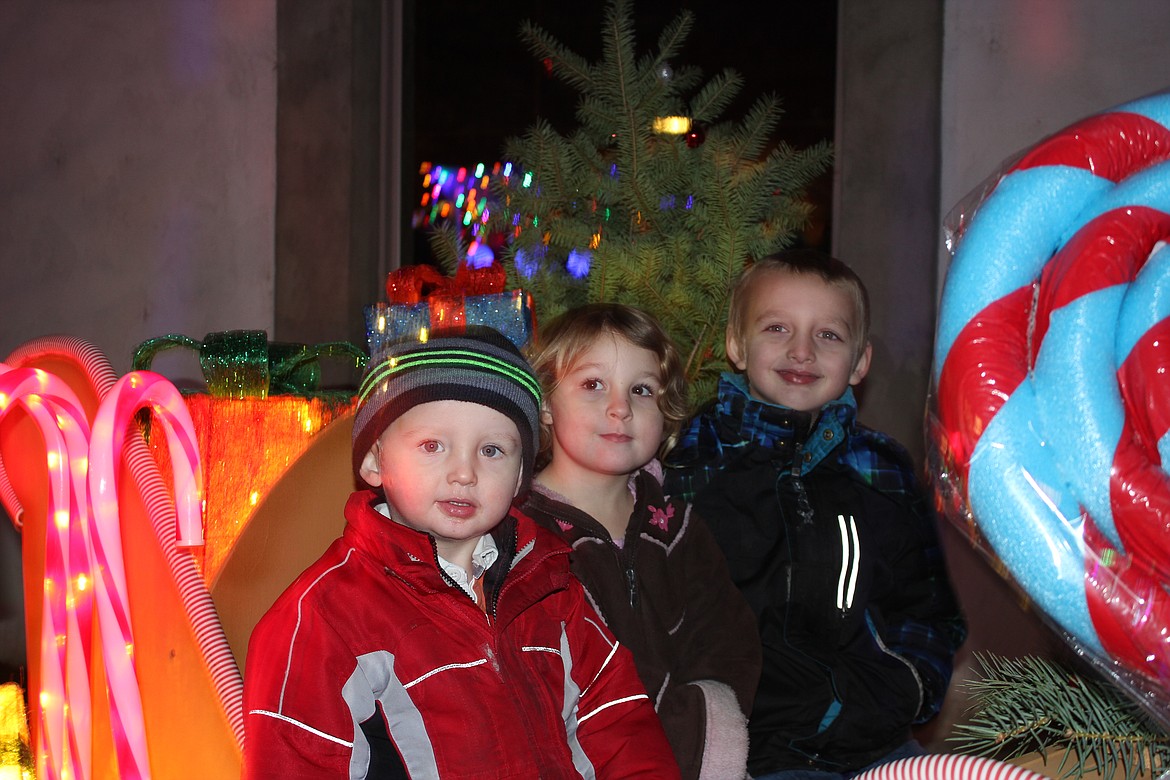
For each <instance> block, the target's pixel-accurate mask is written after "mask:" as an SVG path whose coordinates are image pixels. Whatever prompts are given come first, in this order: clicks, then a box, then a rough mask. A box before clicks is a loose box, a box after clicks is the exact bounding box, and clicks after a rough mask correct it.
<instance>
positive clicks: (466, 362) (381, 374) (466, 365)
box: [358, 349, 540, 404]
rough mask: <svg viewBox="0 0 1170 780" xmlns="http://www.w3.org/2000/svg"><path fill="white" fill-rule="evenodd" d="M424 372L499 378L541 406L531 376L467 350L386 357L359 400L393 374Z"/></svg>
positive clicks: (366, 382) (368, 378)
mask: <svg viewBox="0 0 1170 780" xmlns="http://www.w3.org/2000/svg"><path fill="white" fill-rule="evenodd" d="M424 368H462V369H469V370H473V371H486V372H489V373H494V374H500V375H503V376H504V377H505V378H507V379H510V380H512V381H513V382H516V383H518V384H520V385H521V386H522V387H523V388H524V389H525V390H527V391H528V393H529V394H530V395H531V396H532V397H533V398H534V399H535V400H536V402H537V403H538V404H539V403H540V384H539V382H537V381H536V379H535V378H534V377H533V376H532V374H531V373H530V372H528V371H525V370H524V369H522V368H519V367H518V366H516V365H515V364H514V363H511V362H509V361H507V360H501V359H500V358H495V357H492V356H491V355H486V354H484V353H483V352H476V351H472V350H466V349H433V350H426V351H420V352H413V353H409V352H408V353H406V354H403V355H397V356H392V357H388V358H386V359H385V360H383V361H382V362H381V363H380V364H378V365H377V366H375V367H374V369H373V370H372V371H370V372H369V374H368V375H367V376H366V378H365V379H364V380H363V381H362V385H361V388H360V389H359V391H358V396H359V400H360V401H365V400H366V399H367V398H368V397H369V395H370V394H371V393H372V392H373V391H374V389H375V388H376V387H377V385H378V384H379V383H381V382H382V381H383V380H385V379H389V378H390V377H392V376H394V375H395V374H400V373H402V372H404V371H413V370H419V369H424Z"/></svg>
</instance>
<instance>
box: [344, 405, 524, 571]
mask: <svg viewBox="0 0 1170 780" xmlns="http://www.w3.org/2000/svg"><path fill="white" fill-rule="evenodd" d="M522 462H523V461H522V447H521V439H520V431H519V429H518V428H517V427H516V423H514V422H512V420H511V419H510V418H509V417H507V416H506V415H504V414H501V413H500V412H497V411H496V410H495V409H491V408H489V407H487V406H482V405H480V404H475V403H468V402H466V401H431V402H429V403H425V404H419V405H418V406H415V407H412V408H411V409H410V410H408V411H407V412H406V413H405V414H403V415H402V416H400V417H399V418H398V419H396V420H394V422H392V423H390V425H389V427H387V428H386V430H385V431H384V432H383V433H382V436H381V437H380V438H379V439H378V442H377V443H376V444H375V445H374V446H373V447H371V448H370V451H369V452H368V453H367V454H366V456H365V459H364V460H363V461H362V467H361V470H360V473H361V476H362V478H363V479H365V481H366V482H368V483H369V484H370V485H371V486H373V487H378V486H381V487H382V488H383V489H384V490H385V493H386V503H387V504H388V505H389V507H390V514H391V516H392V517H393V519H394V520H395V521H397V522H399V523H402V524H403V525H406V526H409V527H411V528H414V529H415V530H417V531H423V532H425V533H428V534H430V535H431V536H432V537H434V539H435V543H436V546H437V548H438V551H439V555H441V556H443V558H444V559H446V560H449V561H458V560H460V553H461V552H466V554H467V555H470V553H471V550H473V549H474V548H475V544H476V542H478V541H479V538H480V537H481V536H483V535H484V534H485V533H487V532H488V531H490V530H491V529H492V528H494V527H495V526H496V525H497V524H498V523H499V522H500V521H501V520H502V519H503V518H504V516H505V515H507V514H508V509H509V507H510V506H511V503H512V499H513V498H514V497H515V496H516V493H517V491H519V489H520V479H521V473H520V471H521V465H522Z"/></svg>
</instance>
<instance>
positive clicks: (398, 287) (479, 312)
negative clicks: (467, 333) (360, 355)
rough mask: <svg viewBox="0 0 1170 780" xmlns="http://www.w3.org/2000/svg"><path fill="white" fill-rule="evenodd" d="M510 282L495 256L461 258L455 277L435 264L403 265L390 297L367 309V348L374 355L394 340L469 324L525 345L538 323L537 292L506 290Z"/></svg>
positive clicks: (391, 279) (390, 282) (392, 277)
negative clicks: (476, 263) (482, 262)
mask: <svg viewBox="0 0 1170 780" xmlns="http://www.w3.org/2000/svg"><path fill="white" fill-rule="evenodd" d="M505 283H506V272H505V271H504V269H503V268H502V267H501V266H500V265H499V264H498V263H495V262H492V263H490V264H488V265H487V266H484V267H482V268H476V267H473V266H472V265H471V264H470V262H464V263H461V264H460V266H459V270H458V271H457V272H456V273H455V275H454V276H453V277H452V276H446V275H444V274H441V273H440V272H439V271H438V270H436V269H435V268H434V267H432V266H429V265H412V266H408V267H406V268H400V269H399V270H397V271H394V272H393V273H391V274H389V276H388V277H387V280H386V297H387V301H385V302H378V303H375V304H373V305H371V306H367V307H366V309H365V315H366V346H367V350H368V351H369V353H370V354H371V355H374V354H377V353H378V352H379V351H381V349H382V346H383V345H384V344H386V343H388V342H392V341H397V340H399V339H403V338H419V336H420V334H422V333H429V332H430V331H434V330H439V329H445V330H449V329H453V328H454V329H460V328H465V327H467V326H468V325H473V326H484V327H490V328H494V329H495V330H497V331H499V332H500V333H502V334H504V335H505V336H507V337H508V339H510V340H511V341H512V343H513V344H515V345H516V346H517V347H520V348H523V347H524V346H525V345H527V344H528V342H529V341H530V340H531V338H532V335H533V333H534V331H535V327H536V322H535V315H534V307H533V303H532V296H531V295H529V294H528V293H527V292H525V291H523V290H512V291H505V289H504V287H505Z"/></svg>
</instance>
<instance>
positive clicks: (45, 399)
mask: <svg viewBox="0 0 1170 780" xmlns="http://www.w3.org/2000/svg"><path fill="white" fill-rule="evenodd" d="M17 406H20V407H22V408H23V409H25V410H26V411H27V412H28V413H29V415H30V416H31V417H32V419H33V420H34V421H35V422H36V423H37V426H38V427H39V428H40V431H41V434H42V436H44V440H45V452H46V465H47V467H48V473H49V503H48V513H49V522H47V523H46V539H45V575H44V577H45V580H44V588H43V595H42V619H41V676H42V683H41V691H40V707H39V711H40V714H41V718H40V728H39V729H38V741H37V748H36V752H37V773H38V775H39V776H41V777H43V778H52V779H54V780H55V779H56V778H60V777H66V776H71V777H76V778H81V779H82V780H84V778H86V777H88V776H89V770H90V746H91V736H90V732H89V722H90V712H91V703H90V692H89V667H90V659H91V652H90V635H91V629H92V604H91V597H90V594H91V589H90V588H89V580H90V573H89V560H88V556H87V554H86V549H85V543H84V539H83V537H82V534H81V528H82V526H83V524H84V522H85V519H86V518H87V517H88V514H89V509H88V503H87V500H86V483H85V477H86V463H87V455H86V453H87V451H88V447H89V422H88V420H87V418H86V416H85V412H84V410H83V409H82V406H81V403H80V402H79V401H78V399H77V396H76V395H75V394H74V393H73V391H72V390H71V389H70V388H69V387H68V386H67V385H66V384H65V383H64V382H63V381H61V380H60V379H58V378H57V377H54V376H52V375H51V374H48V373H46V372H44V371H41V370H37V369H31V368H18V369H11V368H10V367H9V366H7V365H5V364H4V363H0V417H3V416H4V415H5V414H6V413H7V412H8V410H9V409H12V408H15V407H17Z"/></svg>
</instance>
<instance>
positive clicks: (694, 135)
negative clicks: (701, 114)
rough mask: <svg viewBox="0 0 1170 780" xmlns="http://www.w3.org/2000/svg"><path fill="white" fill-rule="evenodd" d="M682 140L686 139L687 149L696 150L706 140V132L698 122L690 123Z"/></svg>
mask: <svg viewBox="0 0 1170 780" xmlns="http://www.w3.org/2000/svg"><path fill="white" fill-rule="evenodd" d="M684 138H686V139H687V148H688V149H698V148H699V147H700V146H702V145H703V142H704V141H706V140H707V130H706V129H705V128H704V127H703V125H701V124H699V123H698V122H692V123H691V129H690V130H688V131H687V133H686V135H685V136H684Z"/></svg>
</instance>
